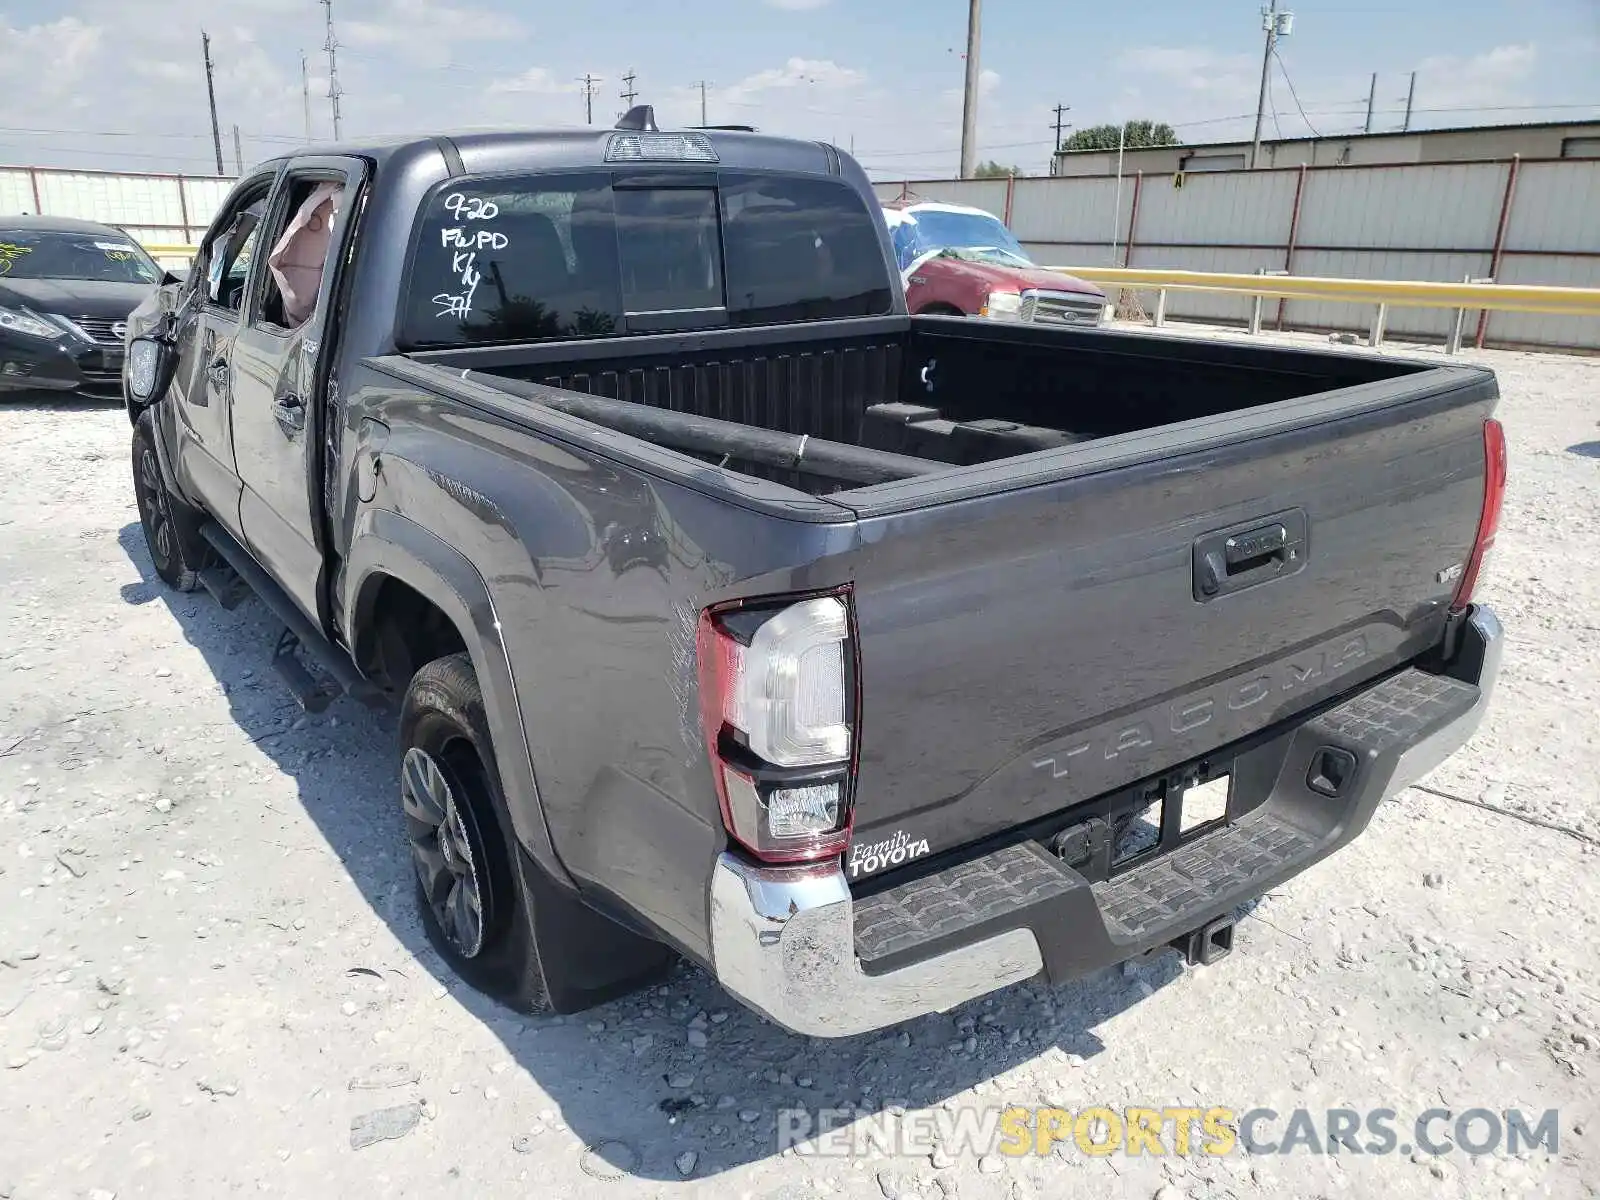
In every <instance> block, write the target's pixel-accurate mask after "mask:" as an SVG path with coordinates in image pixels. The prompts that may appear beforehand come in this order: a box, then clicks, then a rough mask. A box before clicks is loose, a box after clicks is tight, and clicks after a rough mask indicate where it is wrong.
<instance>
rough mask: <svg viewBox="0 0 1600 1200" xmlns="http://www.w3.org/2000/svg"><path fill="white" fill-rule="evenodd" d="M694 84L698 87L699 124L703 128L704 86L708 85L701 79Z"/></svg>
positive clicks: (704, 115)
mask: <svg viewBox="0 0 1600 1200" xmlns="http://www.w3.org/2000/svg"><path fill="white" fill-rule="evenodd" d="M694 86H695V87H697V88H699V89H700V125H701V127H702V128H704V127H705V124H706V88H707V87H709V86H710V85H709V84H707V83H706V81H705V80H704V79H702V80H701V81H700V82H699V83H697V84H695V85H694Z"/></svg>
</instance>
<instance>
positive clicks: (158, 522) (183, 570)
mask: <svg viewBox="0 0 1600 1200" xmlns="http://www.w3.org/2000/svg"><path fill="white" fill-rule="evenodd" d="M133 494H134V498H135V499H136V500H137V501H138V504H139V524H140V525H142V526H143V527H144V542H145V546H146V547H147V548H148V549H149V551H150V561H151V562H152V563H153V564H154V565H155V569H156V574H157V575H159V576H160V577H161V581H162V582H163V583H165V584H166V585H167V586H168V587H170V588H172V589H174V590H175V591H179V592H192V591H194V590H195V589H196V588H197V587H199V586H200V569H201V568H202V567H204V566H207V565H208V564H209V557H208V555H207V554H205V552H203V551H200V552H197V550H196V546H203V545H204V543H203V542H201V540H200V536H199V529H200V524H201V521H202V519H203V518H202V517H201V514H200V513H198V512H197V511H196V510H195V509H193V508H191V507H190V506H189V505H187V504H185V503H184V502H183V501H182V500H180V499H179V498H178V497H177V496H174V495H173V494H172V493H171V491H169V490H168V488H167V485H166V481H165V480H164V479H162V477H161V464H160V461H159V460H158V459H157V457H156V430H155V416H154V414H152V413H151V411H150V410H149V409H146V410H145V411H144V412H142V413H140V414H139V419H138V420H137V421H135V422H134V426H133Z"/></svg>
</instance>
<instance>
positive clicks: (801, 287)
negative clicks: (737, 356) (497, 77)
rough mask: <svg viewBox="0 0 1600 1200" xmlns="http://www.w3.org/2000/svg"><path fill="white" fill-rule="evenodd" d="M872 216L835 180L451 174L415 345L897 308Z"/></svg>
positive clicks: (418, 265) (440, 195)
mask: <svg viewBox="0 0 1600 1200" xmlns="http://www.w3.org/2000/svg"><path fill="white" fill-rule="evenodd" d="M891 288H892V281H891V279H890V276H889V272H888V267H887V264H886V263H885V261H884V257H883V252H882V250H881V248H880V243H879V241H878V232H877V226H876V223H875V217H874V215H873V213H872V211H871V210H870V209H869V208H868V206H867V205H866V203H865V202H864V201H863V199H862V198H861V196H860V195H859V194H858V193H857V192H856V191H855V190H854V189H853V188H851V187H850V186H849V185H848V184H846V183H843V182H842V181H839V180H836V179H823V178H813V177H806V176H792V175H762V174H758V173H745V172H730V171H723V172H715V173H712V172H703V173H693V174H683V175H680V176H677V177H674V176H672V175H671V174H669V173H657V174H656V175H654V176H651V175H640V174H638V173H636V172H634V173H630V172H613V171H606V170H596V171H583V172H574V173H559V174H528V175H518V176H498V177H493V178H480V179H454V180H449V181H447V182H446V184H444V185H442V186H441V187H440V188H438V189H437V190H436V191H435V192H434V193H433V194H432V195H431V196H430V198H429V200H428V201H427V203H426V204H425V205H424V207H423V211H422V214H421V216H420V217H419V219H418V222H417V229H416V233H415V237H414V246H413V251H412V258H411V264H410V270H409V272H408V277H407V281H406V286H405V290H404V300H403V303H402V312H401V328H400V337H399V342H400V344H401V346H402V347H404V348H407V349H427V348H445V347H452V346H461V345H467V344H478V343H488V342H528V341H550V340H572V339H583V338H603V337H615V336H620V335H624V334H629V333H650V332H659V331H662V330H686V329H715V328H721V327H726V326H745V325H763V324H781V323H786V322H796V321H821V320H830V319H840V318H847V317H863V316H878V315H882V314H885V313H888V312H890V311H891V305H892V291H891Z"/></svg>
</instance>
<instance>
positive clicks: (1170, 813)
mask: <svg viewBox="0 0 1600 1200" xmlns="http://www.w3.org/2000/svg"><path fill="white" fill-rule="evenodd" d="M1096 808H1097V809H1098V811H1097V812H1096V813H1095V815H1093V816H1089V817H1087V818H1085V819H1083V820H1081V821H1079V822H1078V823H1076V824H1073V825H1069V826H1068V827H1067V828H1065V829H1063V830H1061V831H1060V832H1058V833H1056V834H1055V835H1054V836H1053V837H1051V838H1050V839H1049V841H1048V843H1047V844H1048V845H1049V847H1050V849H1051V851H1052V852H1053V853H1054V854H1055V855H1056V856H1057V857H1058V858H1060V859H1061V860H1062V861H1063V862H1065V863H1066V864H1067V865H1068V866H1070V867H1072V868H1073V869H1074V870H1076V871H1078V872H1079V873H1080V874H1081V875H1083V876H1084V878H1086V879H1088V880H1089V881H1090V882H1091V883H1097V882H1099V881H1101V880H1103V879H1110V878H1113V877H1114V876H1116V875H1118V874H1120V873H1121V872H1123V871H1125V870H1128V869H1129V868H1131V867H1134V866H1138V865H1140V864H1143V863H1146V862H1149V861H1150V860H1151V859H1153V858H1157V857H1159V856H1161V855H1163V854H1169V853H1171V852H1172V851H1173V850H1176V849H1177V848H1178V847H1179V846H1181V845H1184V844H1185V843H1187V842H1191V841H1193V840H1194V839H1196V838H1200V837H1205V836H1206V835H1207V834H1209V833H1212V832H1214V831H1216V830H1217V829H1220V828H1222V827H1223V826H1224V825H1226V824H1227V823H1228V822H1229V821H1230V820H1231V819H1233V817H1234V816H1235V815H1236V814H1235V813H1234V812H1233V763H1232V762H1231V761H1227V762H1211V761H1205V762H1200V763H1195V764H1192V765H1190V766H1186V767H1181V768H1179V769H1177V770H1175V771H1170V772H1168V773H1167V774H1165V775H1162V776H1159V777H1157V778H1155V779H1150V780H1146V781H1145V782H1143V783H1140V784H1137V785H1135V786H1134V787H1131V788H1128V789H1126V790H1125V791H1123V792H1121V793H1118V794H1117V795H1115V796H1112V797H1108V798H1107V800H1106V801H1104V802H1102V803H1101V804H1098V805H1096Z"/></svg>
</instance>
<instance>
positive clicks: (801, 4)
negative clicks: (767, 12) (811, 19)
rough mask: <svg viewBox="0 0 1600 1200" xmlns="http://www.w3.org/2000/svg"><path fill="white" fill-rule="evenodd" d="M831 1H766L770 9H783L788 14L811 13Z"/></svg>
mask: <svg viewBox="0 0 1600 1200" xmlns="http://www.w3.org/2000/svg"><path fill="white" fill-rule="evenodd" d="M829 2H830V0H766V4H767V7H768V8H781V9H784V10H786V11H788V12H810V11H811V10H812V9H814V8H823V7H826V6H827V5H828V3H829Z"/></svg>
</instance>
